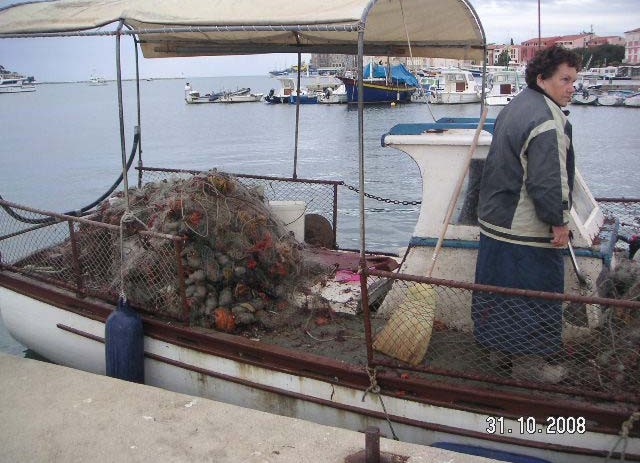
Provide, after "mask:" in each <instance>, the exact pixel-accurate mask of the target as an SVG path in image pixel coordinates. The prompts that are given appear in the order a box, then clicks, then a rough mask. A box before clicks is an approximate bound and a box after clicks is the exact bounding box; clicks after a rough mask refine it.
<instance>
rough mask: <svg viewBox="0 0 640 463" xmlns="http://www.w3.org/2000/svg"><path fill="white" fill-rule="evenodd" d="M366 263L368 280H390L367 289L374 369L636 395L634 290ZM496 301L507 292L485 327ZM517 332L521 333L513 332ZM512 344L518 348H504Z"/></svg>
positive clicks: (604, 395) (491, 387)
mask: <svg viewBox="0 0 640 463" xmlns="http://www.w3.org/2000/svg"><path fill="white" fill-rule="evenodd" d="M365 273H366V278H367V287H368V288H372V287H375V288H379V287H381V286H382V285H387V287H388V288H390V289H389V291H388V293H387V294H386V296H384V300H383V301H382V303H380V302H379V299H378V300H375V301H373V302H370V295H371V291H370V290H369V291H368V292H367V294H365V295H364V296H363V304H362V307H364V311H365V313H364V319H365V325H366V327H365V335H366V336H365V337H366V345H367V357H368V358H367V364H368V366H369V368H371V369H374V370H375V369H382V370H384V371H386V372H387V373H389V372H392V373H390V376H391V377H394V373H393V372H395V375H397V377H403V376H409V375H415V376H421V375H424V374H428V375H435V377H434V378H437V380H438V381H441V382H444V383H445V384H450V385H451V386H452V387H453V386H455V387H460V386H461V385H462V387H465V385H467V386H468V387H471V385H472V384H473V383H475V384H476V386H477V384H484V387H486V388H487V391H488V392H491V391H493V393H495V392H496V391H502V392H503V393H506V394H509V393H514V392H515V393H518V392H519V393H522V392H523V391H530V392H531V393H534V392H535V391H538V392H541V393H548V392H554V393H558V394H567V396H566V397H567V398H571V400H573V398H576V397H578V398H582V399H585V398H592V399H599V400H603V401H613V402H615V401H624V402H626V403H629V402H632V403H635V404H638V403H640V356H639V354H638V347H639V346H638V345H639V343H640V331H639V330H640V302H638V300H637V295H636V297H635V298H631V300H624V299H614V298H612V297H598V296H597V295H595V294H597V292H596V290H595V286H596V282H589V284H590V285H593V286H592V288H593V290H594V292H592V291H587V292H585V293H586V294H587V295H580V294H574V295H570V294H561V293H550V292H540V291H530V290H521V289H513V288H503V287H495V286H486V285H478V284H473V283H466V282H461V281H453V280H444V279H438V278H430V277H421V276H415V275H408V274H401V273H394V272H388V271H382V270H375V269H367V270H365ZM381 282H383V283H382V284H381ZM636 286H637V285H636ZM636 290H637V288H636ZM499 301H508V309H506V314H503V315H504V317H503V318H502V321H501V322H502V323H504V324H505V326H500V325H499V323H498V325H497V327H496V326H494V327H493V328H489V329H482V327H481V326H482V325H483V324H484V323H487V322H490V321H491V317H492V315H491V311H492V310H495V309H494V306H495V305H497V303H498V302H499ZM472 306H476V307H477V310H472ZM503 306H504V305H503ZM553 307H555V309H554V308H553ZM551 312H553V313H555V317H556V318H555V323H554V322H553V320H552V319H553V317H554V316H553V315H551ZM522 313H526V314H527V315H526V316H520V315H519V314H522ZM532 314H535V315H532ZM510 317H512V318H510ZM545 317H551V318H548V319H547V318H545ZM558 317H561V318H558ZM560 323H561V324H562V332H559V331H558V329H557V328H558V327H559V326H560ZM512 325H516V328H515V329H513V326H512ZM554 325H555V328H554ZM528 326H529V327H530V326H535V327H536V329H537V334H536V335H535V336H534V337H533V338H528V337H526V334H525V333H527V331H528V330H527V329H526V328H527V327H528ZM479 327H480V328H479ZM520 328H525V329H522V330H521V329H520ZM554 330H555V331H554ZM501 333H503V335H502V336H504V337H501ZM519 333H520V334H521V335H522V336H523V337H522V338H513V336H516V337H517V336H518V334H519ZM509 336H511V337H509ZM501 343H502V344H501ZM545 343H548V344H549V345H548V351H549V354H540V355H534V354H532V353H531V352H527V349H528V348H529V346H531V345H537V348H540V349H542V350H544V348H545V346H544V344H545ZM553 343H556V345H555V346H552V344H553ZM489 346H491V347H489ZM509 348H511V349H513V350H514V351H516V352H517V353H514V354H512V355H511V354H508V353H507V351H506V349H509ZM518 351H520V352H518ZM517 362H518V364H517ZM544 362H548V363H544ZM545 364H546V365H547V366H544V365H545ZM414 372H415V373H414ZM385 377H386V376H385ZM432 377H433V376H432ZM387 386H388V385H387ZM405 393H407V394H411V391H405ZM460 405H461V406H465V404H460ZM466 405H469V404H466ZM574 405H575V403H574ZM583 405H584V404H583ZM603 408H606V406H605V407H603ZM573 412H574V413H567V416H569V415H572V416H579V415H580V413H576V412H579V409H575V410H573ZM555 413H559V414H563V413H562V411H561V410H556V411H555ZM605 414H606V413H605ZM603 419H604V418H603Z"/></svg>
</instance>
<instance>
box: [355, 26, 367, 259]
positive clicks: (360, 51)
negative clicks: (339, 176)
mask: <svg viewBox="0 0 640 463" xmlns="http://www.w3.org/2000/svg"><path fill="white" fill-rule="evenodd" d="M363 65H364V30H360V31H358V62H357V66H358V172H359V179H358V186H359V188H360V262H361V263H364V262H365V257H364V250H365V235H364V94H363V93H364V85H363V81H362V76H363V75H364V72H363V71H364V67H363Z"/></svg>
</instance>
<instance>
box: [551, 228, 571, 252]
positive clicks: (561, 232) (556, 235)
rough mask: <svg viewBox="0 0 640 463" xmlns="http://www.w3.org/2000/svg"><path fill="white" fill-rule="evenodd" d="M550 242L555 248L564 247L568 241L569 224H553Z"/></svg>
mask: <svg viewBox="0 0 640 463" xmlns="http://www.w3.org/2000/svg"><path fill="white" fill-rule="evenodd" d="M551 230H553V239H552V240H551V244H552V245H553V246H554V247H556V248H564V247H565V246H566V245H567V244H568V243H569V225H558V226H556V225H554V226H552V227H551Z"/></svg>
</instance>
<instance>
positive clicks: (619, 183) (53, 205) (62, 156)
mask: <svg viewBox="0 0 640 463" xmlns="http://www.w3.org/2000/svg"><path fill="white" fill-rule="evenodd" d="M187 81H189V82H190V84H191V87H192V88H193V89H194V90H198V91H200V92H201V93H202V94H204V93H209V92H217V91H222V90H235V89H237V88H242V87H250V88H251V91H252V92H254V93H258V92H259V93H265V94H266V93H268V92H269V90H270V89H272V88H273V89H277V88H278V87H279V82H278V80H276V79H272V78H269V77H263V76H256V77H217V78H194V79H154V80H152V81H142V82H141V83H140V93H141V99H142V105H141V109H140V117H141V133H142V151H143V154H142V158H143V161H144V165H145V166H152V167H172V168H182V169H210V168H214V167H215V168H217V169H219V170H222V171H227V172H232V173H249V174H250V173H253V174H261V175H275V176H291V175H292V173H293V170H294V163H293V159H294V146H295V117H296V108H295V105H289V104H283V105H269V104H266V103H262V102H258V103H243V104H197V105H188V104H186V103H185V101H184V86H185V84H186V82H187ZM500 109H501V108H500V107H490V108H489V117H495V116H496V115H497V114H498V113H499V111H500ZM568 109H569V110H570V112H571V114H570V116H569V118H570V120H571V122H572V124H573V134H574V144H575V151H576V164H577V167H578V169H579V170H580V172H581V173H582V175H583V177H584V178H585V180H586V182H587V184H588V185H589V187H590V189H591V191H592V193H593V194H594V195H595V196H608V197H621V196H626V197H638V196H640V170H639V169H637V168H636V167H635V166H637V164H638V157H639V155H640V152H639V148H638V147H640V131H639V130H638V127H640V109H638V108H627V107H595V106H569V107H568ZM0 111H1V114H2V123H1V124H0V141H1V142H0V195H2V197H3V198H5V199H6V200H9V201H13V202H17V203H22V204H27V205H30V206H33V207H37V208H41V209H46V210H51V211H55V212H65V211H69V210H75V209H79V208H81V207H83V206H84V205H86V204H89V203H91V202H92V201H93V200H94V199H96V198H97V197H99V196H100V195H101V194H102V193H103V192H104V191H106V190H107V188H108V187H109V186H110V185H111V184H112V183H113V181H114V180H115V179H116V178H117V176H118V174H119V172H120V169H121V163H122V153H121V145H120V138H119V133H120V125H119V120H118V111H119V107H118V97H117V88H116V85H115V83H114V82H110V83H109V84H108V85H105V86H90V85H88V84H87V83H65V84H46V85H38V88H37V91H36V92H32V93H22V94H7V95H2V96H0ZM123 112H124V115H125V123H124V128H123V130H124V133H125V138H126V154H127V156H128V153H129V149H130V143H131V140H132V138H133V132H134V126H136V125H138V115H137V108H136V85H135V82H133V81H125V82H124V84H123ZM479 115H480V105H479V104H466V105H432V106H431V107H430V110H429V107H428V106H427V105H425V104H421V103H413V104H407V105H398V106H391V105H375V106H366V107H365V117H364V146H365V166H364V167H365V188H366V191H367V193H370V194H372V195H375V196H379V197H383V198H388V199H390V200H398V201H419V200H420V199H421V187H422V183H421V182H422V180H421V177H420V173H419V171H418V169H417V166H416V164H415V163H414V162H413V160H412V159H411V158H410V157H409V156H408V155H406V154H405V153H403V152H401V151H398V150H395V149H393V148H384V147H382V146H381V144H380V138H381V136H382V135H383V134H385V133H386V132H387V131H388V130H389V129H390V128H391V127H393V126H394V125H396V124H400V123H415V122H430V121H433V117H435V118H440V117H446V116H458V117H478V116H479ZM297 159H298V162H297V166H296V173H297V176H298V177H299V178H316V179H331V180H342V181H344V182H345V183H346V184H348V185H352V186H357V185H358V112H357V110H356V108H355V106H352V105H323V104H317V105H304V106H301V107H300V126H299V141H298V153H297ZM136 177H137V176H136V175H135V174H132V175H130V184H131V185H132V186H133V185H135V183H136ZM338 194H339V203H338V207H339V222H338V244H339V246H340V247H342V248H358V246H359V231H358V224H359V213H358V197H357V195H356V194H354V193H353V192H352V191H351V190H348V189H346V188H344V187H341V188H340V189H339V192H338ZM418 212H419V206H418V205H402V204H393V203H391V202H381V201H375V200H367V201H366V213H365V219H366V230H367V234H366V243H367V248H368V249H385V250H394V249H397V248H400V247H403V246H406V244H407V242H408V240H409V238H410V237H411V234H412V231H413V227H414V225H415V222H416V219H417V217H418ZM23 350H24V349H23V348H22V346H20V345H19V344H17V343H16V342H15V341H13V340H11V338H10V337H9V336H8V334H7V333H6V330H5V329H4V327H3V326H1V325H0V351H2V352H10V353H14V354H16V353H17V354H20V353H22V352H23Z"/></svg>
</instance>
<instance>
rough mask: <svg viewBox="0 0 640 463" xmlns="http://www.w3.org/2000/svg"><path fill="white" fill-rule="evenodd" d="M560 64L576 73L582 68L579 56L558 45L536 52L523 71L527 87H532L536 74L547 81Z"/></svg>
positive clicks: (534, 83)
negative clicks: (574, 70)
mask: <svg viewBox="0 0 640 463" xmlns="http://www.w3.org/2000/svg"><path fill="white" fill-rule="evenodd" d="M562 63H566V64H567V66H569V67H571V68H575V69H576V71H580V69H581V67H582V59H581V58H580V56H579V55H578V54H577V53H575V52H574V51H572V50H569V49H568V48H564V47H562V46H560V45H552V46H550V47H548V48H543V49H542V50H540V51H538V52H537V53H536V55H535V56H534V57H533V59H532V60H531V61H529V63H528V64H527V70H526V71H525V80H526V81H527V85H528V86H529V87H534V86H535V85H536V80H537V78H538V74H541V75H542V78H543V79H548V78H549V77H551V76H552V75H553V73H554V72H556V70H557V69H558V66H560V65H561V64H562Z"/></svg>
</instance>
